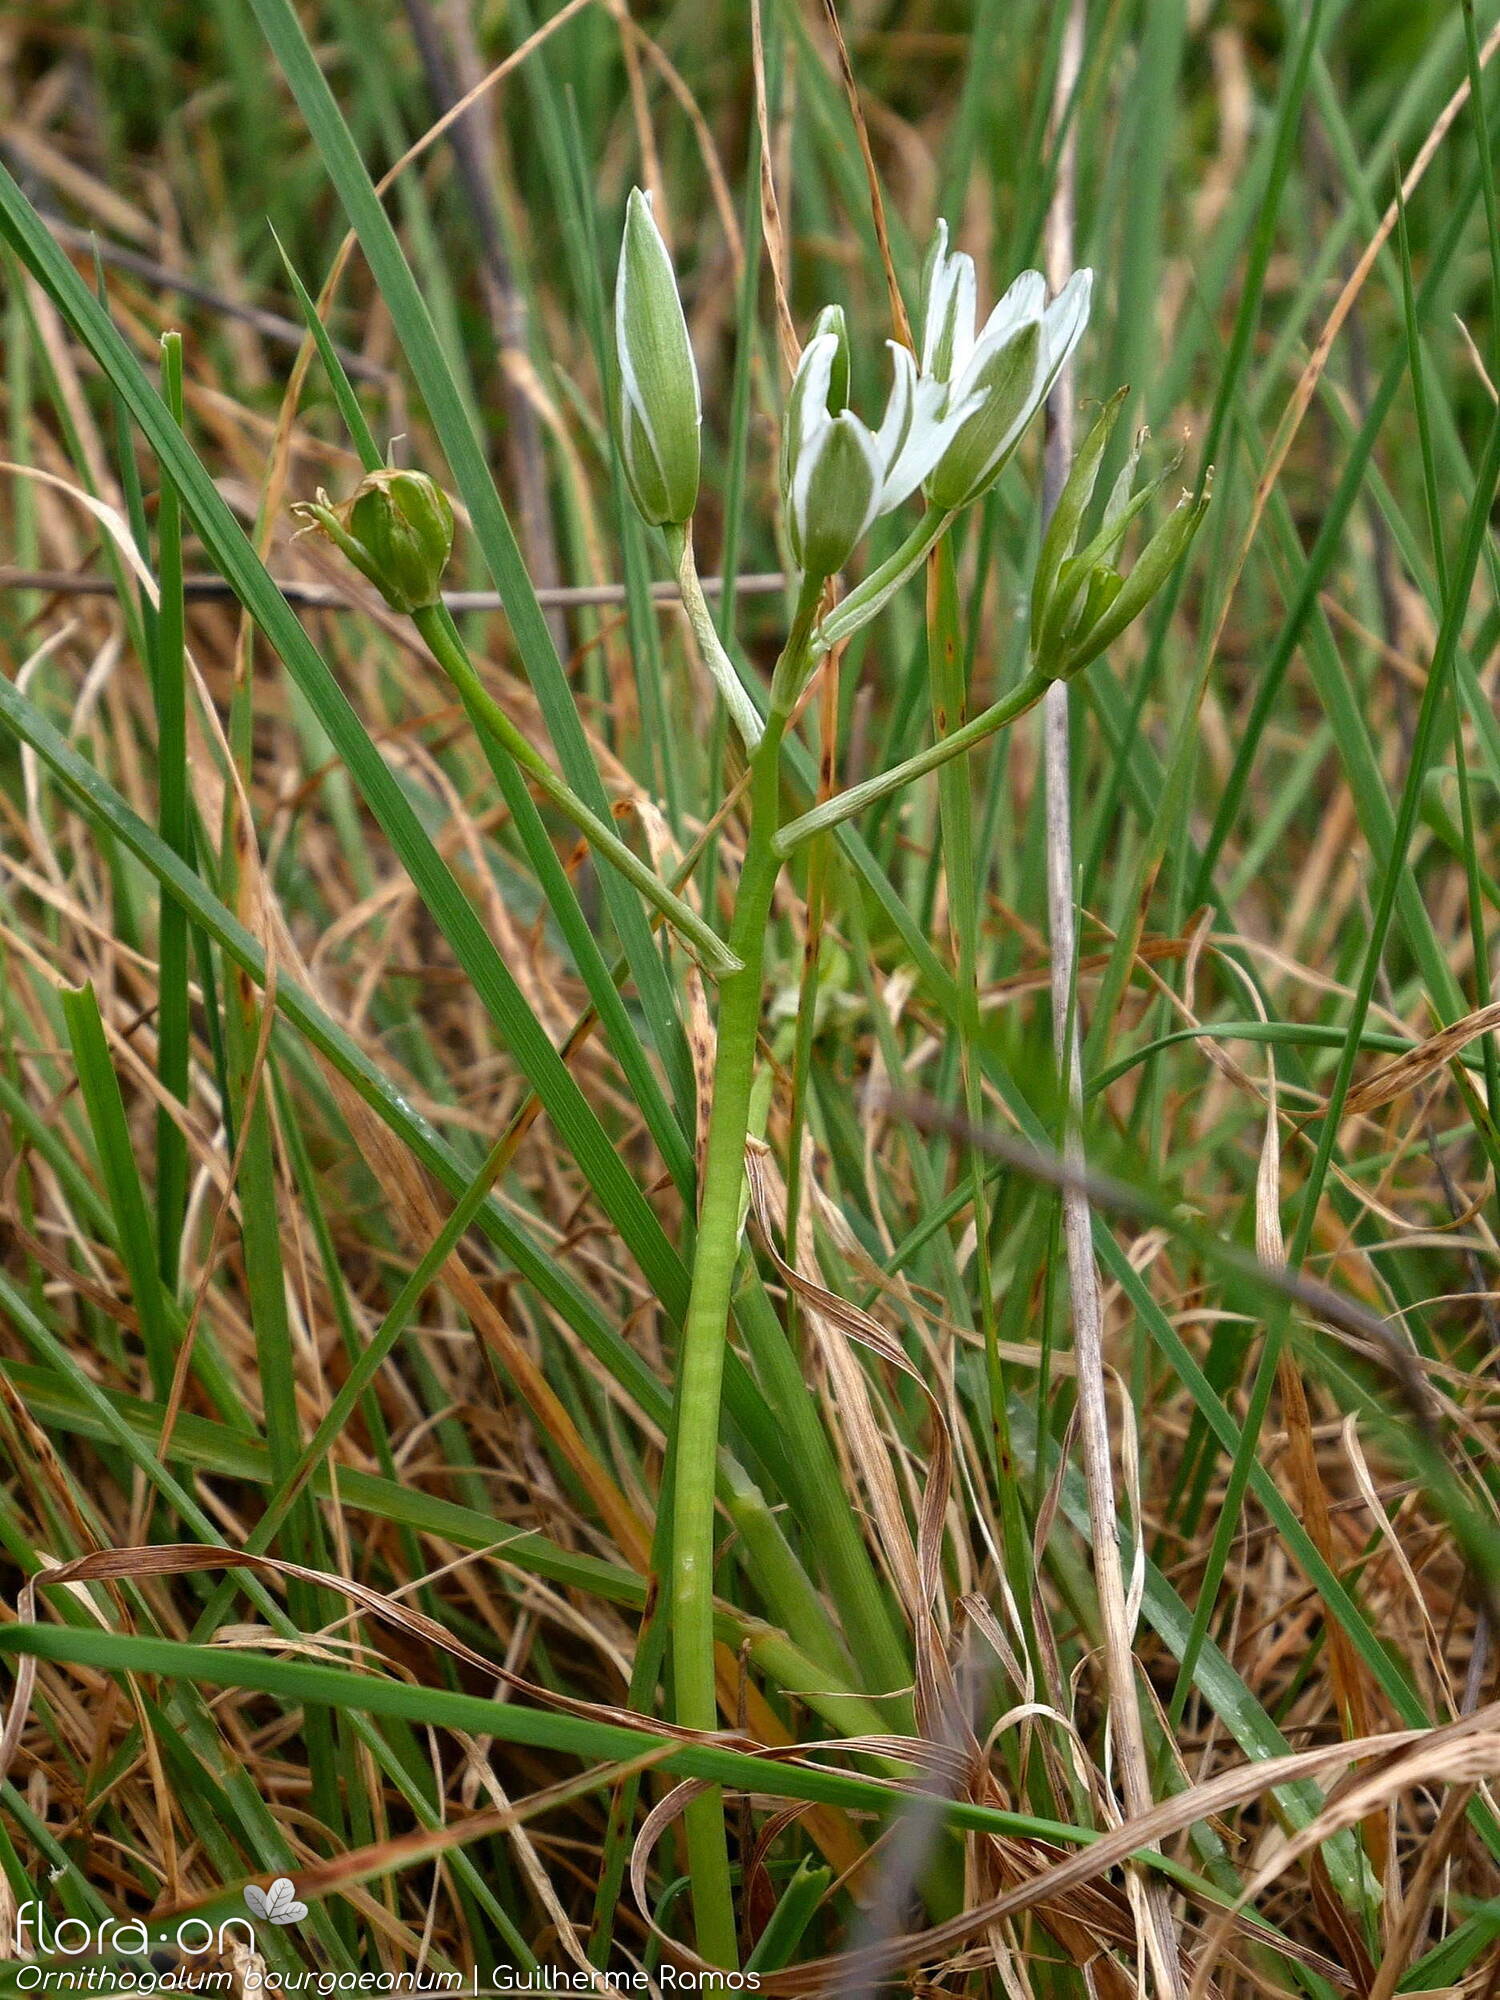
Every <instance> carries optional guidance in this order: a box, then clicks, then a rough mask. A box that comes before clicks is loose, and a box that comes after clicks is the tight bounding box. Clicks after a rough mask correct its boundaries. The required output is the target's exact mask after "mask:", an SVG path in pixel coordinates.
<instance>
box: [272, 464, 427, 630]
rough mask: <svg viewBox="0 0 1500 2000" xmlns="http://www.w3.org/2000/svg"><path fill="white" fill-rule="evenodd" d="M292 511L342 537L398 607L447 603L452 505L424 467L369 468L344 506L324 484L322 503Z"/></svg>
mask: <svg viewBox="0 0 1500 2000" xmlns="http://www.w3.org/2000/svg"><path fill="white" fill-rule="evenodd" d="M292 511H293V513H294V514H296V515H297V516H298V517H299V519H301V520H303V521H305V522H306V524H307V525H308V526H309V527H315V528H317V529H319V530H320V531H321V532H322V533H323V534H325V535H326V536H327V537H328V539H329V540H330V541H331V542H333V543H335V544H336V546H337V547H338V548H340V549H341V550H342V551H343V553H344V554H345V555H346V556H347V557H348V559H349V561H350V562H351V563H353V565H354V567H355V568H356V569H357V570H358V571H359V573H360V575H361V576H364V577H367V578H368V579H369V581H370V582H371V583H373V584H374V586H375V588H376V589H377V590H378V591H379V592H380V594H381V596H382V597H383V598H384V599H385V601H386V603H387V604H389V605H390V607H391V609H392V610H393V611H402V612H411V611H423V610H425V609H426V608H427V607H428V606H429V605H433V604H437V603H439V602H440V601H441V597H442V583H443V572H444V570H446V569H447V567H448V558H449V556H450V555H451V554H452V553H453V507H452V504H451V503H450V501H449V499H448V496H447V494H446V493H445V492H444V491H443V489H442V487H441V486H439V485H438V484H437V482H436V480H433V479H429V478H428V476H427V474H426V473H425V472H406V471H403V470H401V469H399V468H397V467H394V466H387V467H383V468H382V469H381V470H380V471H379V472H367V473H366V474H365V476H364V478H363V479H362V480H361V481H360V483H359V485H358V486H357V487H356V488H355V490H354V492H353V494H352V495H351V496H350V498H349V499H347V500H345V501H344V502H343V504H342V505H341V506H338V507H334V506H332V505H330V503H329V499H328V495H327V494H326V493H324V492H322V491H321V490H320V491H319V494H318V497H317V500H316V502H307V501H304V502H302V503H301V504H300V505H299V506H297V507H294V508H293V509H292Z"/></svg>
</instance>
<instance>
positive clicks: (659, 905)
mask: <svg viewBox="0 0 1500 2000" xmlns="http://www.w3.org/2000/svg"><path fill="white" fill-rule="evenodd" d="M411 616H412V623H413V624H414V625H415V626H416V628H417V630H418V631H419V632H420V633H421V635H422V637H423V638H424V639H425V640H426V642H427V644H428V646H429V648H430V649H431V652H432V656H433V658H434V659H435V660H436V661H437V663H438V665H439V666H440V667H441V668H442V670H443V672H444V673H445V674H446V675H447V676H448V678H449V680H451V681H452V682H453V685H454V686H455V687H456V688H457V689H458V691H459V693H460V694H461V695H462V696H463V697H464V698H465V700H466V701H467V702H469V703H470V704H471V705H472V706H473V708H474V709H475V710H476V711H477V712H478V714H479V715H481V716H482V717H483V719H484V723H485V726H486V727H487V728H489V729H491V730H493V731H494V733H495V735H496V736H497V737H498V738H499V739H500V741H501V743H502V744H503V745H504V746H505V748H506V750H507V751H508V752H509V753H510V755H511V756H512V757H514V758H515V760H516V762H517V763H518V764H519V765H520V766H521V769H522V770H523V771H525V772H526V774H527V776H528V777H530V778H531V779H532V780H533V781H534V782H535V784H536V785H537V787H538V789H539V790H540V791H542V792H544V793H545V794H546V796H547V797H548V798H549V799H550V800H551V801H552V803H553V805H555V806H556V807H557V809H558V811H559V812H560V813H562V814H563V815H564V817H565V818H567V819H570V820H571V821H572V822H573V824H574V826H576V827H577V828H578V831H579V832H580V833H581V834H582V835H583V837H584V839H585V840H586V841H587V842H588V843H589V845H590V847H592V848H593V849H594V850H595V851H596V853H599V854H602V855H604V856H605V857H606V859H607V860H609V861H612V862H613V863H614V865H615V867H616V868H618V869H619V871H620V873H621V874H622V875H623V876H624V877H625V879H626V881H627V882H630V883H632V884H633V885H634V886H635V887H636V888H637V889H639V890H640V892H641V894H642V895H643V896H644V897H645V898H646V901H647V902H648V903H650V905H651V906H652V908H653V909H656V910H660V911H661V913H662V915H663V916H664V917H665V918H666V920H667V922H668V923H669V924H671V926H672V927H673V929H674V930H676V931H678V932H680V933H681V935H682V936H683V937H684V938H686V939H687V940H688V942H689V943H690V944H691V945H692V946H693V947H694V948H695V950H696V951H697V953H698V955H699V957H700V958H701V959H702V961H703V964H704V966H705V968H706V969H707V970H708V971H709V972H711V973H713V974H714V976H715V977H716V978H719V979H723V978H725V977H727V976H729V975H730V974H733V973H735V972H738V971H739V970H740V960H739V959H738V958H737V957H736V955H735V953H734V951H733V950H732V949H726V948H725V945H724V940H723V939H722V938H721V937H720V936H719V935H718V933H717V932H716V931H715V930H714V929H713V928H712V927H711V926H710V925H709V924H706V923H705V922H704V920H703V919H702V917H700V916H699V915H698V912H697V911H696V910H694V909H691V908H690V907H689V906H688V905H687V904H686V903H685V902H684V901H683V900H682V898H681V897H680V896H677V895H674V894H673V892H672V891H671V890H670V889H669V888H668V887H667V885H666V883H665V882H663V881H662V879H661V877H660V876H659V875H658V874H657V873H656V872H655V870H654V869H653V868H651V867H650V866H649V865H648V864H647V863H646V862H644V861H642V859H641V857H640V856H639V855H638V854H637V853H636V852H635V851H634V849H632V848H630V847H628V846H627V845H626V844H625V842H624V841H623V840H621V838H620V836H619V835H618V834H617V833H616V832H615V830H614V828H613V827H611V826H609V825H608V824H606V822H605V821H604V820H602V819H600V818H599V816H598V814H597V813H595V812H593V811H591V809H590V808H589V807H588V806H586V805H585V804H584V802H583V800H582V799H580V798H579V796H578V794H577V793H576V792H575V791H574V790H573V789H572V787H571V786H570V785H568V784H567V783H565V782H564V780H563V779H561V778H560V777H558V775H557V773H556V772H555V771H554V770H553V768H552V766H551V765H550V764H549V763H548V762H547V760H546V758H545V757H544V756H543V755H542V754H541V752H540V751H539V750H538V749H537V748H536V746H535V745H534V744H533V743H530V742H528V740H527V739H526V737H525V736H524V735H523V734H522V733H521V731H520V730H519V729H518V728H517V727H516V725H515V723H514V722H512V721H511V719H510V717H509V716H508V715H507V714H506V712H505V710H504V709H503V708H502V707H501V706H500V704H499V702H498V701H496V699H495V697H494V696H493V695H492V694H491V693H490V691H489V689H488V688H487V687H486V686H485V684H484V682H483V681H482V680H481V679H480V678H479V675H478V673H477V671H476V670H475V667H474V664H473V662H472V661H471V660H470V658H469V656H468V654H467V653H466V652H465V651H464V648H463V644H462V642H461V641H460V640H459V639H458V637H457V635H456V633H455V632H454V630H453V628H452V626H451V624H450V623H449V621H448V620H447V618H446V617H445V616H444V613H443V608H442V606H441V605H439V604H429V605H424V606H423V607H422V609H421V610H419V611H414V612H413V613H412V615H411Z"/></svg>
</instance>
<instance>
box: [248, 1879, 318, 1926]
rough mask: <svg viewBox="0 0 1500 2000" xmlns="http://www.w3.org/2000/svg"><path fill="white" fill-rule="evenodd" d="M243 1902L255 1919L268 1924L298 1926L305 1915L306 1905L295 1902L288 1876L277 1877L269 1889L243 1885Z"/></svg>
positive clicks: (294, 1887)
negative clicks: (262, 1918) (263, 1920)
mask: <svg viewBox="0 0 1500 2000" xmlns="http://www.w3.org/2000/svg"><path fill="white" fill-rule="evenodd" d="M245 1901H246V1903H247V1904H248V1905H249V1907H250V1909H251V1911H252V1912H253V1913H254V1914H255V1915H256V1916H257V1917H264V1918H265V1920H266V1922H267V1923H268V1924H300V1923H301V1921H302V1919H303V1918H304V1917H305V1916H306V1915H307V1905H306V1903H299V1902H298V1901H297V1889H296V1885H295V1884H294V1883H293V1881H292V1878H291V1876H290V1875H278V1876H277V1877H276V1880H275V1881H274V1882H273V1883H272V1884H271V1886H270V1888H269V1889H261V1888H257V1886H256V1885H255V1883H254V1882H249V1883H247V1884H246V1885H245Z"/></svg>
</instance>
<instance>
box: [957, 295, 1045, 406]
mask: <svg viewBox="0 0 1500 2000" xmlns="http://www.w3.org/2000/svg"><path fill="white" fill-rule="evenodd" d="M1011 290H1012V291H1014V290H1015V286H1014V285H1013V286H1012V287H1011ZM1009 296H1010V294H1009V293H1007V294H1006V297H1007V298H1008V297H1009ZM1001 304H1004V300H1002V301H1001ZM998 311H999V307H998V306H997V307H996V309H995V312H996V313H997V312H998ZM994 318H995V313H991V314H990V320H991V322H993V320H994ZM1041 323H1042V310H1041V300H1040V299H1038V300H1037V303H1036V310H1035V311H1034V312H1028V313H1025V314H1022V315H1021V316H1020V317H1018V318H1015V319H1010V320H1006V321H1005V322H1003V323H1002V324H1001V325H1000V326H999V327H997V328H996V330H995V331H994V332H993V333H986V334H985V335H984V336H983V338H982V339H980V340H976V341H975V343H974V351H973V353H972V354H971V355H970V356H969V360H968V365H967V367H966V368H965V369H964V372H963V374H962V375H960V376H958V377H957V378H956V379H955V380H954V384H953V391H952V400H953V401H954V402H957V401H959V399H960V398H962V397H965V396H970V395H972V394H973V393H974V390H975V387H976V385H977V384H978V381H979V378H980V376H981V375H982V374H983V373H984V371H985V369H986V368H987V367H988V366H989V364H990V362H991V361H992V360H993V359H994V357H995V356H996V355H997V354H999V353H1000V352H1001V351H1002V350H1003V349H1004V348H1007V347H1009V346H1010V344H1011V342H1012V341H1013V340H1015V339H1016V338H1017V337H1018V336H1019V335H1020V334H1022V333H1024V332H1025V330H1026V328H1027V327H1028V326H1038V325H1040V324H1041ZM1045 345H1046V343H1045V341H1044V340H1038V342H1037V366H1038V372H1040V369H1041V363H1042V359H1043V354H1044V349H1045Z"/></svg>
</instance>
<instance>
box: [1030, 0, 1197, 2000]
mask: <svg viewBox="0 0 1500 2000" xmlns="http://www.w3.org/2000/svg"><path fill="white" fill-rule="evenodd" d="M1083 33H1084V10H1083V7H1082V5H1081V4H1080V0H1073V4H1072V6H1071V8H1070V10H1069V16H1068V24H1067V28H1066V30H1065V33H1064V37H1063V49H1062V59H1061V61H1060V62H1059V64H1058V72H1057V85H1056V96H1055V99H1054V106H1053V116H1054V121H1055V122H1056V123H1057V125H1058V126H1059V127H1061V123H1062V120H1063V119H1065V118H1067V117H1068V114H1069V106H1070V104H1071V101H1072V98H1073V94H1074V91H1075V90H1076V88H1077V85H1078V79H1079V75H1080V73H1081V70H1082V67H1083ZM1074 131H1075V128H1074V127H1073V126H1072V125H1071V124H1070V125H1069V127H1068V129H1067V131H1066V133H1065V134H1064V136H1063V140H1062V144H1061V147H1060V149H1059V153H1058V163H1057V181H1056V184H1055V186H1054V188H1053V191H1052V202H1051V206H1050V208H1049V210H1048V216H1047V262H1048V265H1049V271H1048V276H1049V278H1050V280H1051V282H1052V284H1053V285H1054V286H1058V285H1061V284H1062V283H1064V282H1065V280H1066V279H1067V276H1068V274H1069V273H1070V272H1071V270H1072V268H1073V212H1074V196H1075V170H1076V146H1075V143H1074ZM1072 374H1073V371H1072V367H1071V364H1068V365H1065V366H1064V368H1063V370H1062V372H1061V374H1060V375H1059V376H1058V378H1057V382H1056V384H1055V386H1054V388H1053V390H1052V394H1051V396H1050V397H1049V399H1048V404H1047V443H1046V459H1045V466H1044V473H1043V488H1042V509H1043V515H1044V517H1045V516H1048V515H1050V514H1051V512H1052V510H1053V508H1054V507H1055V506H1056V504H1057V499H1058V495H1059V494H1060V492H1061V491H1062V487H1063V482H1064V481H1065V480H1066V478H1067V475H1068V468H1069V466H1070V464H1071V462H1072V456H1073V382H1072ZM1044 742H1045V753H1044V754H1045V783H1046V815H1047V912H1048V921H1049V926H1050V929H1051V932H1052V1033H1053V1041H1054V1047H1055V1049H1056V1053H1057V1062H1058V1067H1059V1069H1060V1070H1061V1071H1062V1073H1063V1075H1064V1077H1065V1078H1066V1080H1067V1106H1068V1110H1067V1131H1066V1135H1065V1138H1064V1142H1063V1148H1064V1157H1065V1160H1066V1162H1067V1164H1068V1165H1069V1166H1070V1167H1072V1168H1075V1169H1078V1170H1080V1171H1081V1170H1082V1169H1083V1167H1084V1165H1085V1159H1084V1150H1083V1136H1082V1119H1083V1079H1082V1072H1081V1060H1082V1050H1081V1044H1080V1038H1079V1033H1078V1021H1077V1016H1076V1013H1075V1009H1074V967H1075V963H1076V960H1077V955H1078V937H1077V927H1076V924H1075V920H1074V910H1073V894H1074V891H1073V832H1072V810H1071V803H1070V790H1071V788H1070V782H1069V771H1070V752H1069V741H1068V688H1067V683H1066V682H1064V681H1056V682H1054V683H1053V685H1052V686H1051V687H1050V688H1049V689H1048V691H1047V698H1046V703H1045V711H1044ZM1062 1210H1063V1235H1064V1240H1065V1244H1066V1250H1067V1261H1068V1289H1069V1294H1070V1297H1071V1299H1072V1307H1073V1350H1074V1356H1075V1361H1076V1366H1077V1381H1078V1418H1079V1433H1080V1436H1081V1438H1082V1444H1083V1471H1084V1480H1085V1483H1086V1485H1087V1488H1088V1501H1089V1516H1090V1520H1091V1522H1092V1526H1093V1553H1094V1578H1095V1582H1096V1584H1097V1586H1098V1599H1099V1615H1100V1618H1101V1620H1102V1622H1103V1627H1104V1671H1105V1678H1106V1681H1107V1683H1108V1687H1109V1716H1110V1731H1111V1736H1112V1740H1113V1743H1114V1750H1115V1757H1116V1759H1117V1761H1118V1764H1119V1769H1120V1789H1121V1791H1122V1793H1123V1794H1124V1798H1125V1805H1126V1809H1127V1811H1128V1812H1129V1814H1130V1816H1131V1817H1132V1818H1139V1817H1140V1816H1141V1815H1142V1814H1144V1813H1148V1812H1149V1811H1150V1810H1151V1805H1152V1796H1151V1769H1150V1762H1149V1759H1148V1757H1147V1753H1146V1734H1145V1728H1144V1725H1143V1723H1142V1719H1141V1711H1140V1706H1139V1700H1138V1696H1137V1691H1136V1683H1135V1657H1134V1653H1133V1651H1132V1645H1131V1638H1132V1620H1131V1616H1130V1612H1129V1609H1128V1607H1127V1602H1126V1587H1125V1576H1124V1571H1123V1566H1122V1564H1121V1560H1120V1541H1119V1534H1120V1526H1119V1519H1120V1517H1119V1505H1118V1501H1117V1498H1116V1494H1115V1483H1114V1464H1113V1447H1112V1445H1111V1441H1110V1430H1109V1396H1108V1390H1107V1387H1106V1383H1105V1364H1104V1313H1103V1306H1102V1302H1101V1299H1100V1294H1099V1273H1098V1268H1097V1266H1096V1264H1095V1262H1094V1222H1093V1212H1092V1209H1091V1207H1090V1205H1089V1198H1088V1194H1087V1191H1086V1190H1085V1188H1084V1187H1083V1186H1082V1185H1081V1183H1080V1182H1079V1180H1078V1179H1076V1178H1073V1179H1070V1181H1069V1183H1068V1184H1067V1185H1066V1186H1065V1187H1064V1188H1063V1193H1062ZM1140 1889H1141V1896H1142V1903H1143V1909H1144V1914H1145V1918H1146V1940H1145V1942H1146V1946H1147V1949H1148V1952H1149V1955H1150V1958H1151V1963H1152V1966H1153V1969H1154V1972H1155V1977H1156V1981H1157V1985H1158V1988H1159V1990H1160V1992H1161V1993H1162V1994H1163V1995H1164V1996H1167V2000H1174V1996H1176V1995H1178V1994H1179V1993H1180V1992H1181V1979H1180V1974H1179V1956H1178V1944H1177V1936H1176V1926H1175V1925H1174V1923H1173V1920H1172V1914H1171V1909H1170V1906H1169V1902H1168V1897H1167V1892H1166V1889H1165V1886H1164V1884H1162V1883H1161V1882H1160V1881H1157V1880H1154V1879H1145V1878H1142V1879H1141V1881H1140Z"/></svg>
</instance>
